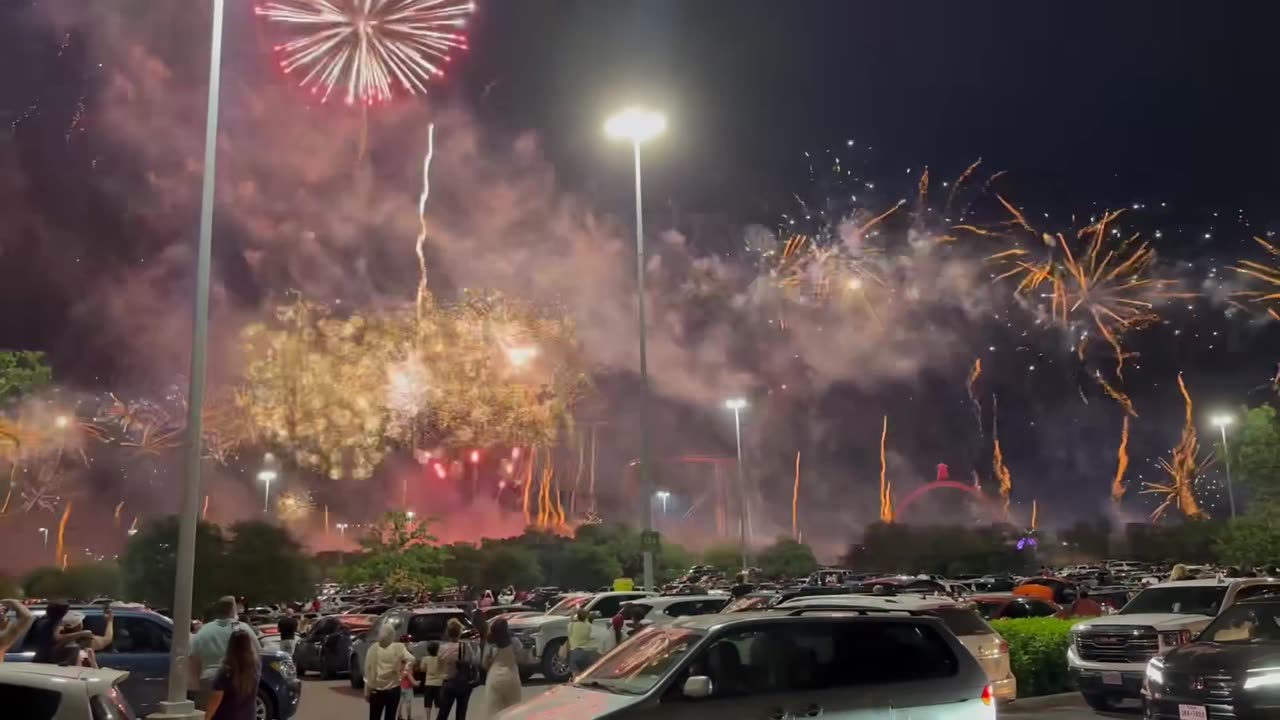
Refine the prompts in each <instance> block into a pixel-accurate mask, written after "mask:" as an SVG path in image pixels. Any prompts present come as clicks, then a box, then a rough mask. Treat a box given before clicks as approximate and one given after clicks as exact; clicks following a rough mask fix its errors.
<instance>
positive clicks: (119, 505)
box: [115, 500, 124, 527]
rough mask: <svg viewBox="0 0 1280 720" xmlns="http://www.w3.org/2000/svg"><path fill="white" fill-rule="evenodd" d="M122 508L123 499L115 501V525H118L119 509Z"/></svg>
mask: <svg viewBox="0 0 1280 720" xmlns="http://www.w3.org/2000/svg"><path fill="white" fill-rule="evenodd" d="M123 509H124V501H123V500H121V501H120V502H119V503H116V513H115V516H116V527H120V511H121V510H123Z"/></svg>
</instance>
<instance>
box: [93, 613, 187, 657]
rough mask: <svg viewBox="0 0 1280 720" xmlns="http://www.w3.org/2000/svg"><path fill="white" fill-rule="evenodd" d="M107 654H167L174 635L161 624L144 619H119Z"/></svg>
mask: <svg viewBox="0 0 1280 720" xmlns="http://www.w3.org/2000/svg"><path fill="white" fill-rule="evenodd" d="M114 625H115V634H114V636H113V637H112V639H111V646H110V647H109V648H107V652H117V653H167V652H169V643H170V641H171V639H172V634H171V633H170V632H169V631H168V629H167V628H165V627H163V626H162V625H160V623H157V622H153V621H151V620H149V619H147V618H142V617H130V616H124V617H117V618H116V619H115V623H114Z"/></svg>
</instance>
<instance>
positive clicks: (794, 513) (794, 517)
mask: <svg viewBox="0 0 1280 720" xmlns="http://www.w3.org/2000/svg"><path fill="white" fill-rule="evenodd" d="M791 537H792V538H799V537H800V451H798V450H797V451H796V483H795V486H794V487H792V488H791Z"/></svg>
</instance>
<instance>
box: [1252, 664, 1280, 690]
mask: <svg viewBox="0 0 1280 720" xmlns="http://www.w3.org/2000/svg"><path fill="white" fill-rule="evenodd" d="M1277 685H1280V667H1265V668H1255V669H1252V670H1249V677H1247V678H1245V680H1244V689H1245V690H1257V689H1258V688H1264V687H1275V686H1277Z"/></svg>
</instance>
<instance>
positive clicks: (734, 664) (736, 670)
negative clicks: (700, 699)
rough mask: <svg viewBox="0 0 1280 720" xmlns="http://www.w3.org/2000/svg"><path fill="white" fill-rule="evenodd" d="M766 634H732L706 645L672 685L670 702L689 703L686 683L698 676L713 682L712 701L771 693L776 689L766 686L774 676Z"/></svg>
mask: <svg viewBox="0 0 1280 720" xmlns="http://www.w3.org/2000/svg"><path fill="white" fill-rule="evenodd" d="M766 635H767V633H766V631H765V630H762V629H760V628H752V629H745V630H738V631H730V632H728V633H725V634H724V635H722V636H720V637H719V638H716V640H715V641H714V642H711V643H709V644H706V645H704V646H703V648H702V649H701V650H700V651H699V652H698V655H697V656H696V657H695V658H694V659H693V661H692V662H691V663H690V664H689V666H688V668H687V669H686V670H685V671H684V672H683V673H682V674H681V676H680V677H679V678H677V682H676V683H674V684H673V685H672V686H671V688H670V690H669V691H668V695H667V697H668V701H675V702H683V701H685V698H684V697H683V695H681V690H682V688H683V686H684V680H685V679H687V678H690V677H696V676H703V677H707V678H710V679H711V697H710V698H709V699H710V700H711V701H715V700H717V699H724V698H732V697H741V696H744V695H760V694H764V693H767V692H771V691H772V690H773V688H772V687H769V686H767V685H765V684H764V680H765V679H766V678H767V677H769V675H770V673H769V663H768V656H767V653H766V652H765V648H764V643H765V638H766Z"/></svg>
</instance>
